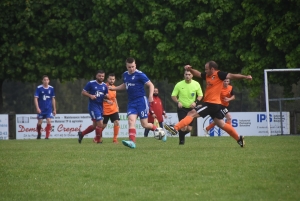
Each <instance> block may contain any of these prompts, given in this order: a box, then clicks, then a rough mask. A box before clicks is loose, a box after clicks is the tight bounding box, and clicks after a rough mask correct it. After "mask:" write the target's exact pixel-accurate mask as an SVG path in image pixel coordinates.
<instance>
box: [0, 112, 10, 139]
mask: <svg viewBox="0 0 300 201" xmlns="http://www.w3.org/2000/svg"><path fill="white" fill-rule="evenodd" d="M8 138H9V134H8V114H0V140H8Z"/></svg>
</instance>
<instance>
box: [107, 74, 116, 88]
mask: <svg viewBox="0 0 300 201" xmlns="http://www.w3.org/2000/svg"><path fill="white" fill-rule="evenodd" d="M115 81H116V76H115V74H114V73H110V74H108V78H107V83H108V84H109V85H113V84H114V83H115Z"/></svg>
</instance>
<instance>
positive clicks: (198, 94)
mask: <svg viewBox="0 0 300 201" xmlns="http://www.w3.org/2000/svg"><path fill="white" fill-rule="evenodd" d="M196 93H197V96H203V92H202V89H201V86H200V84H199V82H197V91H196Z"/></svg>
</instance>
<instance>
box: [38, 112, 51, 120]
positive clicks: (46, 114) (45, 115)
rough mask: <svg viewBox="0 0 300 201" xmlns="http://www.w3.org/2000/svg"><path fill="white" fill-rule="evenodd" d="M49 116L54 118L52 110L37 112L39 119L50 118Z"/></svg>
mask: <svg viewBox="0 0 300 201" xmlns="http://www.w3.org/2000/svg"><path fill="white" fill-rule="evenodd" d="M48 118H51V119H53V118H54V116H53V114H52V112H51V113H41V114H37V119H48Z"/></svg>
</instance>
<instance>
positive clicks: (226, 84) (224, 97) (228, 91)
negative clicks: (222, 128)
mask: <svg viewBox="0 0 300 201" xmlns="http://www.w3.org/2000/svg"><path fill="white" fill-rule="evenodd" d="M220 98H221V109H222V110H224V109H228V106H229V101H232V100H234V99H235V95H234V93H233V87H232V86H231V85H230V79H225V80H224V81H223V87H222V90H221V95H220ZM225 118H226V123H227V124H230V125H231V115H230V113H229V112H228V113H227V114H226V115H225ZM215 125H216V124H215V123H214V122H212V123H211V124H209V125H208V126H207V127H206V128H204V132H205V134H206V135H208V131H209V130H210V129H211V128H213V127H214V126H215Z"/></svg>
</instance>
